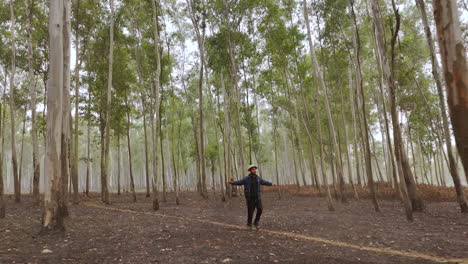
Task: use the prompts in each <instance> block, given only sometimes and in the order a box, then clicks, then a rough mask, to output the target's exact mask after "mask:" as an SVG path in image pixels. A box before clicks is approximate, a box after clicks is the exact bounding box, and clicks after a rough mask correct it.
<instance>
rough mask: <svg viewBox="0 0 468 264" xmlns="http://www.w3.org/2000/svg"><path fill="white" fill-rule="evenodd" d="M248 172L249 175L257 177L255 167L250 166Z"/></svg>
mask: <svg viewBox="0 0 468 264" xmlns="http://www.w3.org/2000/svg"><path fill="white" fill-rule="evenodd" d="M248 171H249V172H250V173H251V174H255V175H257V166H255V165H250V166H249V168H248Z"/></svg>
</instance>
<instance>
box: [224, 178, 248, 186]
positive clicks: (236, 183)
mask: <svg viewBox="0 0 468 264" xmlns="http://www.w3.org/2000/svg"><path fill="white" fill-rule="evenodd" d="M227 183H229V184H231V185H244V184H245V178H242V179H240V180H238V181H228V182H227Z"/></svg>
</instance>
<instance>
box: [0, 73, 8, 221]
mask: <svg viewBox="0 0 468 264" xmlns="http://www.w3.org/2000/svg"><path fill="white" fill-rule="evenodd" d="M6 79H7V74H6V68H5V76H4V78H3V80H4V83H3V84H4V85H3V95H4V96H5V91H6V86H7V85H6ZM3 98H5V97H3ZM4 107H5V106H4V105H3V103H2V101H0V144H1V145H0V219H1V218H5V200H4V183H3V150H4V147H3V146H4V145H3V138H4V133H3V132H4V131H3V128H4V126H3V124H4V123H3V119H4V118H5V114H4V113H5V111H4V110H3V109H4Z"/></svg>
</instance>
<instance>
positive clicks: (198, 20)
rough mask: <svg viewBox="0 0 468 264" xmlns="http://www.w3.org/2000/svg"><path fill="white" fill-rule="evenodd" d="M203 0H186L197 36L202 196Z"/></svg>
mask: <svg viewBox="0 0 468 264" xmlns="http://www.w3.org/2000/svg"><path fill="white" fill-rule="evenodd" d="M205 5H206V4H205V1H195V2H194V1H192V0H187V8H188V10H189V12H188V13H189V15H190V19H191V21H192V25H193V28H194V30H195V36H196V38H197V44H198V51H199V59H200V62H199V65H200V71H199V75H198V122H199V128H198V147H197V149H198V153H199V156H198V157H199V159H200V160H199V163H200V173H201V190H200V192H201V195H202V196H203V197H205V198H206V197H207V196H208V192H207V187H206V161H205V143H204V136H203V134H204V124H203V72H204V66H205V30H206V21H205V16H206V15H205V12H206V11H205V10H206V6H205Z"/></svg>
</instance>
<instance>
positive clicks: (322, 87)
mask: <svg viewBox="0 0 468 264" xmlns="http://www.w3.org/2000/svg"><path fill="white" fill-rule="evenodd" d="M303 5H304V19H305V23H306V28H307V36H308V42H309V52H310V58H311V62H312V67H313V72H314V76H315V78H316V80H317V82H318V83H319V87H318V88H317V94H318V95H319V96H321V97H323V98H324V102H325V109H326V112H327V119H328V127H329V129H330V136H331V138H332V139H331V140H332V147H333V154H332V155H333V156H334V157H335V158H334V159H335V162H336V166H337V171H338V178H339V180H340V192H341V200H342V201H343V202H345V201H346V196H345V194H344V177H343V168H342V166H341V160H340V159H341V158H340V156H341V151H340V148H339V146H338V142H337V138H336V131H335V124H334V121H333V117H332V113H331V108H330V102H329V99H328V97H329V95H328V88H327V86H326V84H325V80H324V78H323V73H322V70H321V68H320V65H319V63H318V61H317V56H316V54H315V47H314V41H313V40H312V36H311V30H310V23H309V14H308V13H309V8H308V7H307V1H306V0H304V1H303ZM336 159H338V160H336ZM332 166H333V165H332ZM322 170H323V167H322Z"/></svg>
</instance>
